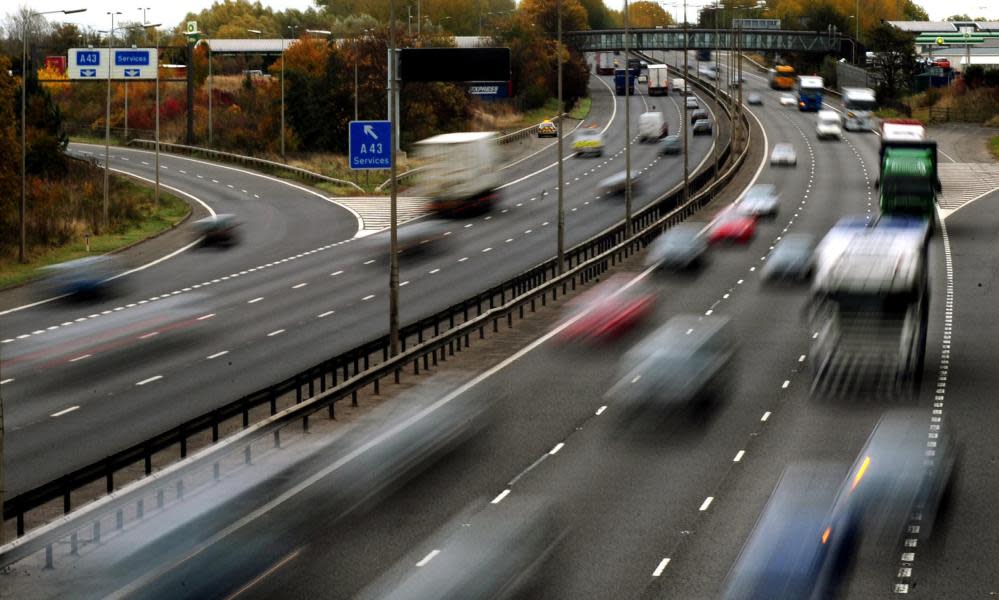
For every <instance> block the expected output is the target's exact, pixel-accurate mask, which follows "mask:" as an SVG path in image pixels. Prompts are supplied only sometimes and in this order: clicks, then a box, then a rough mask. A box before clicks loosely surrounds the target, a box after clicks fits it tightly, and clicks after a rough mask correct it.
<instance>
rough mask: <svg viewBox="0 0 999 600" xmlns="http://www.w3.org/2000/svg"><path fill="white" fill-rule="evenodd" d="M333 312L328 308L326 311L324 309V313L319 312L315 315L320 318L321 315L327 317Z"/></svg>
mask: <svg viewBox="0 0 999 600" xmlns="http://www.w3.org/2000/svg"><path fill="white" fill-rule="evenodd" d="M333 312H334V311H332V310H328V311H326V312H324V313H320V314H318V315H316V318H319V319H322V318H323V317H328V316H330V315H332V314H333Z"/></svg>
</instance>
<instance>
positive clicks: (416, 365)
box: [413, 356, 420, 375]
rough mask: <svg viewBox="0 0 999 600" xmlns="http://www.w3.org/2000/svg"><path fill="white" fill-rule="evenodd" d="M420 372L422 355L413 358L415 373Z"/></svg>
mask: <svg viewBox="0 0 999 600" xmlns="http://www.w3.org/2000/svg"><path fill="white" fill-rule="evenodd" d="M419 374H420V357H419V356H417V357H416V358H414V359H413V375H419Z"/></svg>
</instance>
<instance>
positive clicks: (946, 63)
mask: <svg viewBox="0 0 999 600" xmlns="http://www.w3.org/2000/svg"><path fill="white" fill-rule="evenodd" d="M933 66H934V67H940V68H941V69H949V68H950V60H949V59H946V58H938V59H936V60H934V61H933Z"/></svg>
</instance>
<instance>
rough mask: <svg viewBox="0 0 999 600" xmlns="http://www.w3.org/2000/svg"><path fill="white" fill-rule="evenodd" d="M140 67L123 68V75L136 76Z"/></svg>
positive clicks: (140, 71)
mask: <svg viewBox="0 0 999 600" xmlns="http://www.w3.org/2000/svg"><path fill="white" fill-rule="evenodd" d="M141 73H142V69H125V77H138V76H139V75H140V74H141Z"/></svg>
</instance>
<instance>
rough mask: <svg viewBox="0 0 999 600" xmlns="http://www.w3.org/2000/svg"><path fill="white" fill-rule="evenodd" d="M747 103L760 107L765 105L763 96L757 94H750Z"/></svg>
mask: <svg viewBox="0 0 999 600" xmlns="http://www.w3.org/2000/svg"><path fill="white" fill-rule="evenodd" d="M746 102H748V103H749V105H750V106H759V105H761V104H763V96H761V95H759V94H755V93H753V94H750V95H749V97H748V98H746Z"/></svg>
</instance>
